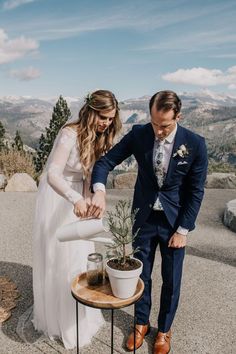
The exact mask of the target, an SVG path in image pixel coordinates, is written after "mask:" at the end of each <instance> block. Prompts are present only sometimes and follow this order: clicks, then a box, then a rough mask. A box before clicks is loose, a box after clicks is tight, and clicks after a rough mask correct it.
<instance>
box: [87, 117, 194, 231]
mask: <svg viewBox="0 0 236 354" xmlns="http://www.w3.org/2000/svg"><path fill="white" fill-rule="evenodd" d="M177 127H178V126H177V124H176V126H175V129H174V130H173V131H172V132H171V133H170V134H169V135H168V136H167V137H166V138H165V140H164V149H163V166H164V171H165V173H167V171H168V167H169V163H170V158H171V155H172V150H173V145H174V139H175V135H176V132H177ZM158 143H159V141H158V138H157V137H156V138H155V142H154V146H153V168H154V156H155V151H156V148H157V145H158ZM93 190H94V192H96V191H97V190H101V191H103V192H106V188H105V186H104V184H103V183H95V184H94V185H93ZM153 209H154V210H163V208H162V205H161V203H160V201H159V198H157V200H156V201H155V203H154V206H153ZM177 232H178V233H180V234H182V235H185V236H186V235H187V233H188V229H185V228H184V227H182V226H179V227H178V229H177Z"/></svg>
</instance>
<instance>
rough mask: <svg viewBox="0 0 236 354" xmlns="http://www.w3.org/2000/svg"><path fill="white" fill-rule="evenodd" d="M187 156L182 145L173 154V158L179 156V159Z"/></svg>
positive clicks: (186, 151) (185, 148) (186, 150)
mask: <svg viewBox="0 0 236 354" xmlns="http://www.w3.org/2000/svg"><path fill="white" fill-rule="evenodd" d="M188 154H189V152H188V149H187V147H186V146H185V145H184V144H182V145H180V147H179V148H178V149H177V150H176V152H175V153H174V154H173V157H175V156H180V157H182V158H183V157H185V156H187V155H188Z"/></svg>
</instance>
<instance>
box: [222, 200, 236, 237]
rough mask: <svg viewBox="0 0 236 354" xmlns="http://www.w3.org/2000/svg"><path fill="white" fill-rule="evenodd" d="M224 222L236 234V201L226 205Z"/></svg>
mask: <svg viewBox="0 0 236 354" xmlns="http://www.w3.org/2000/svg"><path fill="white" fill-rule="evenodd" d="M223 221H224V224H225V226H227V227H229V228H230V229H231V230H232V231H234V232H236V199H234V200H231V201H230V202H228V203H227V204H226V208H225V212H224V219H223Z"/></svg>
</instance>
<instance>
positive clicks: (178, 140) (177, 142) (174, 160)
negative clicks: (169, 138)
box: [164, 124, 185, 184]
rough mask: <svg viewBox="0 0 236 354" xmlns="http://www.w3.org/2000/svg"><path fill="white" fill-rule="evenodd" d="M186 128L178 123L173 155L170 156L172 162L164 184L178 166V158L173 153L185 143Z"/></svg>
mask: <svg viewBox="0 0 236 354" xmlns="http://www.w3.org/2000/svg"><path fill="white" fill-rule="evenodd" d="M184 143H185V142H184V129H183V128H182V127H181V126H180V125H179V124H178V127H177V132H176V135H175V140H174V144H173V149H172V152H171V157H170V162H169V167H168V171H167V174H166V178H165V180H164V184H165V183H167V182H168V179H169V178H170V176H171V175H172V173H173V171H174V170H175V168H176V164H177V160H178V159H177V158H176V157H173V154H174V153H175V152H176V151H177V149H178V148H179V147H180V145H182V144H184Z"/></svg>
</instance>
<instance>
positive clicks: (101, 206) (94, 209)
mask: <svg viewBox="0 0 236 354" xmlns="http://www.w3.org/2000/svg"><path fill="white" fill-rule="evenodd" d="M105 209H106V193H105V192H103V191H101V190H97V191H96V192H95V193H94V195H93V197H92V202H91V205H90V207H89V209H88V214H89V216H93V217H95V218H99V219H100V218H102V217H103V214H104V212H105Z"/></svg>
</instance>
